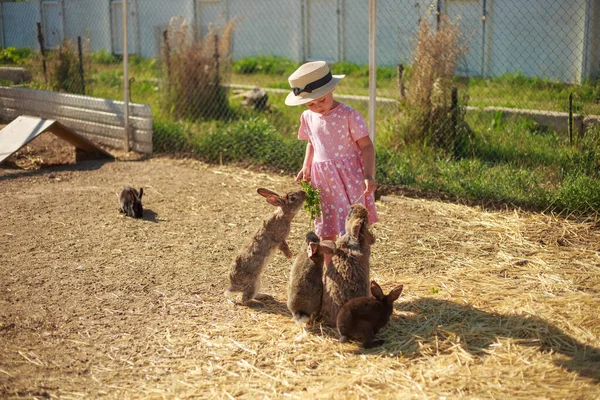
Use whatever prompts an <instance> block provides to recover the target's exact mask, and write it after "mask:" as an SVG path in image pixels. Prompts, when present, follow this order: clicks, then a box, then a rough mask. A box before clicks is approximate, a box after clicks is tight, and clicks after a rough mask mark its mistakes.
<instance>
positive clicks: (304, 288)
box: [287, 232, 335, 324]
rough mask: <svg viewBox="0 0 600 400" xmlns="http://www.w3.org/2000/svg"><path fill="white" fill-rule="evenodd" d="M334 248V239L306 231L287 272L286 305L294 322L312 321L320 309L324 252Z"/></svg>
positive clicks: (330, 252)
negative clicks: (325, 238) (324, 238)
mask: <svg viewBox="0 0 600 400" xmlns="http://www.w3.org/2000/svg"><path fill="white" fill-rule="evenodd" d="M334 251H335V242H334V241H332V240H323V241H321V240H320V239H319V236H317V234H316V233H314V232H308V233H307V234H306V239H305V241H304V245H303V247H302V251H300V253H298V255H297V256H296V259H295V260H294V264H293V265H292V269H291V271H290V282H289V285H288V299H287V306H288V309H289V310H290V312H291V313H292V316H293V318H294V321H295V322H296V323H297V324H305V323H312V322H313V321H314V320H315V319H316V317H317V316H318V315H319V313H320V312H321V301H322V297H323V264H324V262H325V254H332V253H333V252H334Z"/></svg>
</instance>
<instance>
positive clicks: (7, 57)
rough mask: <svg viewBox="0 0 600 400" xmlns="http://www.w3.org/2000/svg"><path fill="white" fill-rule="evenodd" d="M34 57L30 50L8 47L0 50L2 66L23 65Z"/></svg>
mask: <svg viewBox="0 0 600 400" xmlns="http://www.w3.org/2000/svg"><path fill="white" fill-rule="evenodd" d="M32 56H33V50H32V49H30V48H16V47H7V48H5V49H2V50H0V64H17V65H18V64H23V63H24V62H25V61H26V60H27V59H28V58H31V57H32Z"/></svg>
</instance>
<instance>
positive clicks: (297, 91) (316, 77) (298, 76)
mask: <svg viewBox="0 0 600 400" xmlns="http://www.w3.org/2000/svg"><path fill="white" fill-rule="evenodd" d="M344 76H346V75H331V72H330V71H329V67H328V66H327V63H326V62H325V61H313V62H309V63H306V64H303V65H301V66H300V68H298V69H297V70H296V71H294V73H293V74H292V75H290V77H289V78H288V81H289V82H290V86H291V87H292V92H291V93H289V94H288V95H287V97H286V98H285V104H286V105H288V106H298V105H300V104H305V103H310V102H311V101H313V100H316V99H318V98H319V97H323V96H325V95H326V94H327V93H329V92H331V91H332V90H333V89H334V88H335V86H336V85H337V84H338V83H339V81H341V80H342V78H343V77H344Z"/></svg>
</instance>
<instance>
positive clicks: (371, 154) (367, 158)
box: [356, 136, 377, 194]
mask: <svg viewBox="0 0 600 400" xmlns="http://www.w3.org/2000/svg"><path fill="white" fill-rule="evenodd" d="M356 144H357V145H358V147H360V151H361V152H362V159H363V168H364V170H365V176H364V180H365V194H369V193H372V192H374V191H375V189H377V183H375V146H373V142H372V141H371V138H370V137H369V136H365V137H362V138H360V139H358V140H357V141H356Z"/></svg>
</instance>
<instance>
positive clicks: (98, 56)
mask: <svg viewBox="0 0 600 400" xmlns="http://www.w3.org/2000/svg"><path fill="white" fill-rule="evenodd" d="M91 58H92V62H94V63H95V64H100V65H113V64H119V63H120V62H121V60H120V59H119V57H117V56H115V55H114V54H112V53H110V52H108V51H107V50H100V51H97V52H95V53H92V54H91Z"/></svg>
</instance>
